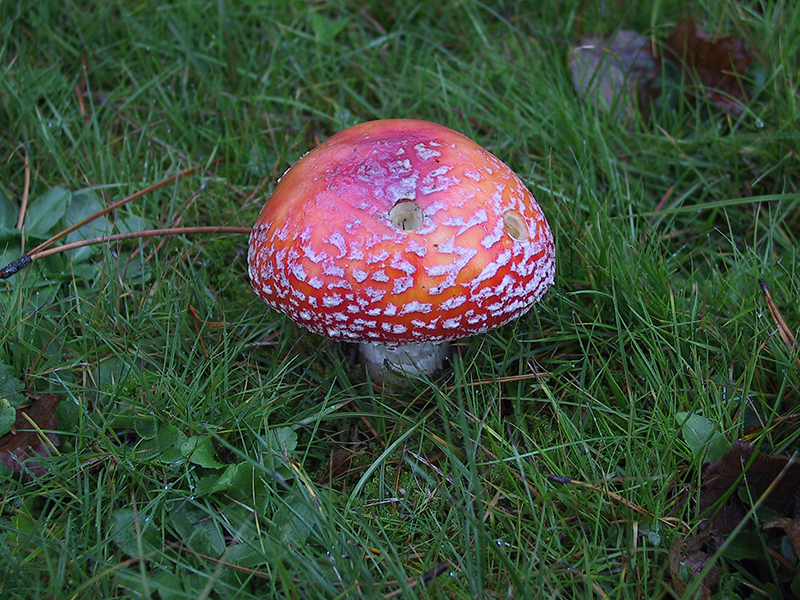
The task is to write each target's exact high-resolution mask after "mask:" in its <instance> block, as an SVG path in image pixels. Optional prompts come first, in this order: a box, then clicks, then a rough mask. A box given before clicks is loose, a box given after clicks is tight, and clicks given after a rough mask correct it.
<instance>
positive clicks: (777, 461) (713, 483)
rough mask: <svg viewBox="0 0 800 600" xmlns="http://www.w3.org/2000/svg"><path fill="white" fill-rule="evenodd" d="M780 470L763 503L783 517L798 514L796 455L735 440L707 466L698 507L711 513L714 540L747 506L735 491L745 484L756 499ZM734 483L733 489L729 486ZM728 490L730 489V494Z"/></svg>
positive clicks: (799, 477)
mask: <svg viewBox="0 0 800 600" xmlns="http://www.w3.org/2000/svg"><path fill="white" fill-rule="evenodd" d="M742 474H744V477H742ZM781 474H782V477H781V479H780V481H778V482H777V484H776V485H775V486H774V488H773V489H772V490H771V491H770V492H769V494H768V495H767V497H766V498H765V499H764V504H763V506H764V507H765V508H769V509H771V510H773V511H775V512H776V513H778V514H779V515H780V516H782V517H789V518H800V461H798V460H797V459H792V458H790V457H788V456H780V455H776V456H773V455H770V454H766V453H764V452H758V451H757V450H756V449H755V448H753V446H751V445H750V444H747V443H745V442H741V441H737V442H736V443H734V445H733V449H731V450H730V452H727V453H726V454H725V455H724V456H723V457H722V458H721V459H720V460H718V461H715V462H712V463H710V464H709V465H708V466H707V467H706V472H705V474H704V475H703V487H702V489H701V491H700V504H699V509H700V514H701V515H703V514H706V516H709V514H710V515H711V516H712V517H713V521H712V524H711V528H710V531H711V534H712V535H714V537H715V538H716V539H717V541H719V542H721V540H722V538H723V537H724V536H726V535H728V534H730V533H731V532H732V531H733V529H734V528H735V527H736V526H737V525H738V524H739V522H740V521H741V520H742V518H744V515H745V513H746V512H747V510H748V507H747V505H746V504H745V503H744V501H743V500H742V499H741V498H740V497H739V494H738V493H736V492H737V491H738V490H739V489H740V488H743V487H745V486H746V489H747V495H748V496H749V497H751V498H753V499H757V498H759V497H760V496H761V495H762V494H764V492H766V491H767V490H768V488H769V487H770V486H771V485H772V484H773V482H775V481H776V479H777V478H778V477H779V476H781ZM740 477H741V480H739V478H740ZM737 480H739V483H738V484H736V482H737ZM735 484H736V489H735V490H732V488H733V486H734V485H735ZM729 491H732V493H730V495H728V492H729ZM726 495H728V497H727V500H725V502H724V504H723V505H722V506H721V507H719V508H720V510H719V511H718V512H717V513H716V515H714V514H713V512H712V508H713V507H715V506H717V503H718V502H720V501H721V500H722V499H723V498H724V497H725V496H726Z"/></svg>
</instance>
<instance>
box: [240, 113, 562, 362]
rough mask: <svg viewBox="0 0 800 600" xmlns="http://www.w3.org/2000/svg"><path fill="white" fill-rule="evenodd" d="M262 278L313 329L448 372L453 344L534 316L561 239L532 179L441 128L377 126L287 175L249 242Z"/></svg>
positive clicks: (335, 139)
mask: <svg viewBox="0 0 800 600" xmlns="http://www.w3.org/2000/svg"><path fill="white" fill-rule="evenodd" d="M248 265H249V272H250V280H251V282H252V285H253V288H254V290H255V291H256V293H257V294H258V295H259V296H261V298H263V299H264V300H265V301H266V302H267V303H268V304H269V305H270V306H272V307H273V308H274V309H275V310H277V311H279V312H281V313H283V314H285V315H287V316H289V317H290V318H291V319H292V320H294V321H295V322H297V323H299V324H300V325H302V326H303V327H306V328H307V329H310V330H311V331H313V332H316V333H319V334H322V335H325V336H328V337H330V338H333V339H336V340H343V341H348V342H359V343H360V346H361V352H362V356H363V357H364V360H365V361H366V363H367V367H368V369H369V371H370V373H371V374H372V376H373V377H377V378H382V376H383V373H384V370H385V369H386V367H387V365H388V366H389V367H391V368H392V369H395V370H398V371H402V372H405V373H406V374H410V375H413V374H416V373H417V372H419V371H421V372H424V373H432V372H434V371H435V370H437V369H439V368H441V366H442V362H443V360H444V358H445V356H446V354H447V349H448V345H447V342H448V341H450V340H454V339H457V338H460V337H464V336H468V335H474V334H477V333H481V332H484V331H487V330H489V329H492V328H494V327H498V326H500V325H503V324H505V323H508V322H509V321H511V320H513V319H515V318H517V317H519V316H520V315H523V314H525V313H526V312H527V311H528V310H529V309H530V308H531V306H532V305H533V303H534V302H536V301H538V300H539V299H540V298H541V297H542V296H543V295H544V294H545V292H546V291H547V289H548V288H549V287H550V285H551V284H552V283H553V277H554V272H555V245H554V243H553V235H552V232H551V231H550V226H549V225H548V223H547V220H546V219H545V216H544V214H543V213H542V210H541V209H540V208H539V205H538V204H537V203H536V200H535V199H534V198H533V195H532V194H531V193H530V191H528V189H527V188H526V187H525V185H524V184H523V183H522V181H521V180H520V179H519V177H517V176H516V175H515V174H514V173H513V171H511V169H510V168H509V167H508V166H506V165H505V164H504V163H503V162H502V161H500V160H499V159H498V158H496V157H495V156H493V155H492V154H490V153H489V152H488V151H486V150H484V149H483V148H481V147H480V146H479V145H478V144H476V143H475V142H473V141H472V140H470V139H469V138H467V137H465V136H463V135H461V134H460V133H457V132H456V131H453V130H452V129H449V128H447V127H444V126H442V125H437V124H435V123H429V122H427V121H417V120H411V119H389V120H382V121H371V122H367V123H362V124H360V125H356V126H354V127H350V128H348V129H345V130H343V131H340V132H339V133H337V134H335V135H333V136H332V137H330V138H329V139H328V140H326V141H325V142H324V143H322V144H321V145H319V146H318V147H317V148H315V149H314V150H311V151H310V152H308V153H307V154H306V155H305V156H303V157H302V158H301V159H300V160H298V161H297V163H295V165H294V166H292V167H291V168H290V169H289V170H288V171H287V172H286V173H285V174H284V176H283V177H282V178H281V179H280V180H279V182H278V185H277V186H276V187H275V191H274V192H273V193H272V196H271V197H270V199H269V200H268V201H267V203H266V204H265V205H264V208H263V209H262V211H261V214H260V215H259V217H258V221H257V222H256V224H255V227H254V228H253V232H252V234H251V236H250V248H249V252H248Z"/></svg>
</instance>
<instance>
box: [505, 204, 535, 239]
mask: <svg viewBox="0 0 800 600" xmlns="http://www.w3.org/2000/svg"><path fill="white" fill-rule="evenodd" d="M503 223H504V224H505V226H506V233H507V234H508V235H510V236H511V239H514V240H517V241H518V242H524V241H526V240H527V239H529V238H530V233H529V232H528V225H527V224H526V223H525V219H523V218H522V215H521V214H519V213H518V212H517V211H515V210H510V211H508V212H507V213H506V214H504V215H503Z"/></svg>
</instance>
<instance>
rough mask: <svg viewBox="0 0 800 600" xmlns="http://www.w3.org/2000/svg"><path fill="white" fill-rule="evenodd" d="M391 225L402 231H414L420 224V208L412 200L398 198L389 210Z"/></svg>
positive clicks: (421, 216) (421, 217)
mask: <svg viewBox="0 0 800 600" xmlns="http://www.w3.org/2000/svg"><path fill="white" fill-rule="evenodd" d="M389 219H391V221H392V225H394V226H395V227H397V228H398V229H402V230H403V231H414V230H415V229H416V228H417V227H419V226H420V225H422V219H423V214H422V209H421V208H420V206H419V204H417V203H416V202H414V201H413V200H398V201H397V203H396V204H395V205H394V206H393V207H392V210H390V211H389Z"/></svg>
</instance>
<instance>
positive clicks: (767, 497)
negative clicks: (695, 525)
mask: <svg viewBox="0 0 800 600" xmlns="http://www.w3.org/2000/svg"><path fill="white" fill-rule="evenodd" d="M742 489H746V490H747V494H746V495H745V497H749V498H752V499H753V501H755V500H758V499H759V498H761V497H762V496H764V500H763V504H762V506H763V507H765V508H768V509H770V510H772V511H773V512H775V513H777V514H778V515H780V516H779V517H777V518H774V519H769V520H766V521H764V522H763V523H762V527H763V529H764V530H768V529H773V530H775V529H783V530H784V532H785V534H786V535H787V536H788V537H789V539H790V541H791V543H792V546H793V547H794V549H795V552H800V461H798V460H796V459H794V458H790V457H788V456H781V455H770V454H765V453H763V452H758V451H757V450H756V449H755V448H754V447H753V446H751V445H750V444H747V443H745V442H742V441H737V442H736V443H735V444H734V446H733V448H732V449H731V450H730V451H729V452H727V453H726V454H725V455H724V456H723V457H722V458H721V459H720V460H718V461H715V462H712V463H709V465H708V466H707V467H706V471H705V473H704V474H703V485H702V488H701V490H700V501H699V507H698V508H699V510H700V514H701V517H702V518H703V519H705V520H709V519H710V521H709V524H708V528H707V529H706V530H705V531H704V532H703V533H702V534H701V535H696V536H691V537H688V538H685V539H679V540H677V541H676V542H675V544H673V546H672V548H671V549H670V554H669V560H670V573H671V575H672V581H673V587H674V588H675V589H676V590H677V591H678V593H683V591H684V590H685V589H686V581H685V578H686V576H687V575H688V576H695V577H696V576H698V575H699V574H700V572H701V571H702V570H703V568H705V566H706V565H707V564H708V561H709V560H710V558H711V556H712V555H713V554H714V552H715V551H716V550H717V549H718V548H720V547H721V545H722V544H723V542H724V541H725V538H726V537H727V536H729V535H730V534H731V533H732V532H733V531H734V529H735V528H736V527H737V526H739V525H740V524H741V522H742V520H743V519H744V518H745V517H746V515H747V512H748V510H749V505H748V504H746V503H745V502H744V501H743V500H742V499H741V497H740V494H739V491H740V490H742ZM744 527H745V528H746V529H753V527H754V524H753V523H752V522H748V523H745V524H744ZM799 556H800V554H799ZM720 572H721V569H720V568H719V567H718V566H717V565H714V567H712V568H711V570H710V571H709V574H708V575H707V576H706V578H705V579H704V580H703V582H702V584H700V590H699V591H700V594H701V596H700V597H702V598H708V597H710V594H712V593H714V592H715V591H716V590H715V588H716V587H717V583H718V582H719V573H720Z"/></svg>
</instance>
